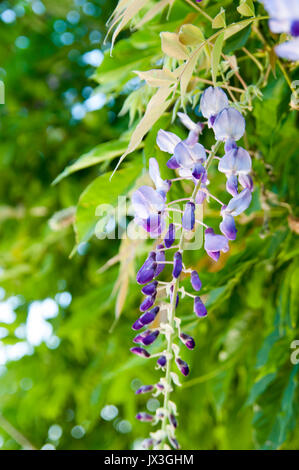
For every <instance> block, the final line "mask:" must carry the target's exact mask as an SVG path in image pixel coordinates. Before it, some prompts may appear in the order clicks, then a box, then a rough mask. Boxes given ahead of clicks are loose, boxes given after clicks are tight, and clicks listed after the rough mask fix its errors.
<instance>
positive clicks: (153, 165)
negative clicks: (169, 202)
mask: <svg viewBox="0 0 299 470" xmlns="http://www.w3.org/2000/svg"><path fill="white" fill-rule="evenodd" d="M149 174H150V177H151V179H152V181H153V183H154V185H155V186H156V190H157V192H158V193H159V194H161V196H162V197H164V198H165V196H166V193H167V192H168V191H169V189H170V186H171V182H170V181H168V180H163V179H162V178H161V176H160V169H159V165H158V162H157V160H156V159H155V158H150V159H149Z"/></svg>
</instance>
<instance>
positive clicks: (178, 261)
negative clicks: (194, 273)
mask: <svg viewBox="0 0 299 470" xmlns="http://www.w3.org/2000/svg"><path fill="white" fill-rule="evenodd" d="M182 269H183V261H182V253H181V252H180V251H177V252H176V253H175V254H174V257H173V271H172V275H173V277H175V278H176V279H177V278H178V277H179V275H180V274H181V272H182Z"/></svg>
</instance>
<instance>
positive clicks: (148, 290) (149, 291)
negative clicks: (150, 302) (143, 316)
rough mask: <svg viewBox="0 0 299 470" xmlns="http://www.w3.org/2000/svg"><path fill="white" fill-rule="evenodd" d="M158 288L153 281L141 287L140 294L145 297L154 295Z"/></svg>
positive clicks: (156, 282)
mask: <svg viewBox="0 0 299 470" xmlns="http://www.w3.org/2000/svg"><path fill="white" fill-rule="evenodd" d="M157 286H158V281H153V282H151V283H150V284H147V285H146V286H144V287H142V289H141V292H142V293H143V294H145V295H154V294H156V289H157Z"/></svg>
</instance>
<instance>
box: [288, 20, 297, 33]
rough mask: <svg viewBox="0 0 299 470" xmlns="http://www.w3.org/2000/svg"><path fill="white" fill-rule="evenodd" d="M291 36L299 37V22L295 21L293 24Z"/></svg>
mask: <svg viewBox="0 0 299 470" xmlns="http://www.w3.org/2000/svg"><path fill="white" fill-rule="evenodd" d="M290 33H291V35H292V36H294V37H298V36H299V20H293V21H292V23H291V31H290Z"/></svg>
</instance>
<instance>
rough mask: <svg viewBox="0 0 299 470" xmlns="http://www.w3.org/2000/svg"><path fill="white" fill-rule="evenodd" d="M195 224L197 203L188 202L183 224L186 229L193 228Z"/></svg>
mask: <svg viewBox="0 0 299 470" xmlns="http://www.w3.org/2000/svg"><path fill="white" fill-rule="evenodd" d="M194 224H195V204H194V203H193V202H187V204H186V207H185V211H184V214H183V217H182V226H183V228H184V229H185V230H193V227H194Z"/></svg>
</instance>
